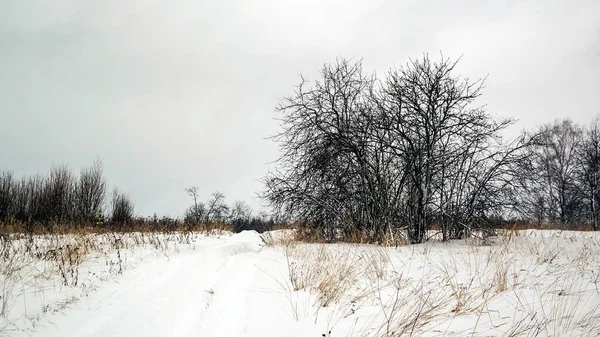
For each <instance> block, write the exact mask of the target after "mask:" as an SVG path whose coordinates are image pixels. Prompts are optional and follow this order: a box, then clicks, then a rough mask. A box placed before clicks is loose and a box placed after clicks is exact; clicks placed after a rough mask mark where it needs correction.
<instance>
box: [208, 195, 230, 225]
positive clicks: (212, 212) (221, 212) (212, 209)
mask: <svg viewBox="0 0 600 337" xmlns="http://www.w3.org/2000/svg"><path fill="white" fill-rule="evenodd" d="M228 211H229V207H228V206H227V204H225V195H224V194H223V193H221V192H219V191H215V192H213V194H212V195H211V197H210V199H209V200H208V202H207V203H206V216H207V219H208V220H209V221H225V220H226V216H227V212H228Z"/></svg>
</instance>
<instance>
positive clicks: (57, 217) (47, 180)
mask: <svg viewBox="0 0 600 337" xmlns="http://www.w3.org/2000/svg"><path fill="white" fill-rule="evenodd" d="M109 198H110V202H109V207H106V206H107V202H108V201H109ZM107 211H108V212H107ZM107 217H108V220H110V221H112V222H117V223H127V222H130V221H131V220H132V219H133V218H134V204H133V201H132V200H131V198H130V197H129V196H128V195H126V194H125V193H122V192H119V190H118V189H116V188H115V189H114V191H113V192H112V195H109V193H108V191H107V182H106V179H105V178H104V176H103V168H102V163H101V161H100V160H96V161H95V162H94V163H93V164H92V165H91V166H90V167H88V168H84V169H82V170H81V172H80V174H79V176H76V175H75V174H74V173H73V172H72V171H71V170H70V169H69V168H68V167H67V166H65V165H63V166H56V167H53V168H52V169H51V170H50V172H49V174H47V175H40V174H37V175H33V176H29V177H23V178H20V179H17V178H15V176H14V174H13V173H12V172H10V171H1V172H0V220H6V219H9V218H10V219H14V220H16V221H21V222H35V223H40V224H43V225H45V226H51V225H53V224H66V223H79V224H85V225H91V224H99V223H103V222H104V221H105V220H106V218H107Z"/></svg>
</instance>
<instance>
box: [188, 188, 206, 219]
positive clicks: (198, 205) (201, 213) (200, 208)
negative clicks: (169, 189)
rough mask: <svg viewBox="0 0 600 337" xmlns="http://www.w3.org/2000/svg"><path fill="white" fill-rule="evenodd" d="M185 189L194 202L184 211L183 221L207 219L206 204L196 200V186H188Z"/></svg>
mask: <svg viewBox="0 0 600 337" xmlns="http://www.w3.org/2000/svg"><path fill="white" fill-rule="evenodd" d="M185 191H186V192H187V193H188V194H189V195H190V196H191V197H192V198H193V199H194V204H193V205H191V206H190V207H189V208H188V209H187V210H186V211H185V221H186V222H192V223H199V222H202V221H207V219H206V217H207V212H206V206H205V205H204V203H202V202H198V187H195V186H194V187H189V188H186V189H185Z"/></svg>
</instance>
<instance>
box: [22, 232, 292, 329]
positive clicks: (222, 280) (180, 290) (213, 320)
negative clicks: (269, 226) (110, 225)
mask: <svg viewBox="0 0 600 337" xmlns="http://www.w3.org/2000/svg"><path fill="white" fill-rule="evenodd" d="M262 248H263V247H262V242H261V240H260V237H259V236H258V234H256V233H255V232H246V233H241V234H237V235H234V236H231V237H230V238H227V239H226V240H224V241H223V242H222V243H219V244H216V245H215V244H210V245H205V246H204V247H202V246H200V247H198V248H196V250H194V251H189V252H182V253H180V254H176V255H173V256H171V257H166V256H165V257H163V258H160V259H153V260H151V261H148V262H145V263H142V264H140V265H139V266H138V267H137V268H135V269H133V270H130V271H128V272H127V273H125V274H124V275H122V277H120V279H119V281H118V283H113V284H106V285H103V286H102V287H100V289H99V290H98V291H96V292H93V293H91V294H90V295H89V296H88V297H86V298H83V299H81V300H80V301H79V302H78V303H76V305H74V307H72V308H68V309H65V310H64V311H62V312H60V313H57V314H55V316H54V317H52V318H51V320H50V321H51V322H52V323H51V324H43V325H45V326H42V327H39V329H38V331H36V332H35V334H33V336H40V337H41V336H44V337H51V336H56V337H58V336H61V337H66V336H73V337H105V336H147V337H151V336H157V337H158V336H161V337H166V336H182V337H185V336H263V337H264V336H271V335H273V336H277V335H279V336H281V332H282V331H278V329H276V328H273V325H272V324H269V325H268V326H269V327H267V325H266V324H264V320H265V319H269V320H270V319H271V318H275V317H277V316H281V317H279V318H278V320H279V321H280V322H281V321H282V320H283V321H284V322H285V321H288V320H291V317H289V315H287V314H286V313H285V311H284V310H282V309H283V308H282V307H281V306H283V305H286V303H285V301H283V302H280V303H278V300H277V298H278V296H277V294H274V293H273V289H277V287H278V286H277V283H276V280H275V278H274V277H272V276H271V275H270V274H269V270H271V271H274V270H278V269H279V268H280V267H281V266H278V265H277V264H280V263H278V262H277V261H276V259H270V258H269V255H270V254H276V253H275V252H274V251H273V250H266V251H263V249H262ZM258 255H261V256H260V257H259V256H258ZM277 260H280V259H277ZM267 288H270V289H271V290H268V289H267ZM275 291H277V290H275ZM288 306H289V304H288ZM291 323H293V320H291ZM288 326H289V325H288ZM284 335H290V334H284Z"/></svg>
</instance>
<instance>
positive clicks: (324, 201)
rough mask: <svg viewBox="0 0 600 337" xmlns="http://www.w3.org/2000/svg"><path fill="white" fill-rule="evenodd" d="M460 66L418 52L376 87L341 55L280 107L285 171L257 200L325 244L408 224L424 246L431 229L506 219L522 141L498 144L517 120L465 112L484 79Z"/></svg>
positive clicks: (465, 229) (447, 230) (459, 230)
mask: <svg viewBox="0 0 600 337" xmlns="http://www.w3.org/2000/svg"><path fill="white" fill-rule="evenodd" d="M455 66H456V62H452V61H450V60H448V59H442V60H441V61H439V62H433V61H431V60H430V59H429V57H428V56H427V55H425V56H424V57H423V58H422V59H420V60H416V61H411V62H409V63H408V64H407V65H406V66H405V67H402V68H399V69H393V70H391V71H390V72H389V73H388V74H387V76H386V78H385V80H384V81H383V82H381V81H378V80H377V78H376V77H375V75H366V74H364V73H363V70H362V66H361V63H360V62H354V63H353V62H350V61H347V60H338V62H337V63H335V64H332V65H326V66H325V67H324V68H323V70H322V72H321V75H322V78H321V80H319V81H316V82H315V83H314V85H312V86H309V85H308V83H307V81H305V80H304V79H302V81H301V83H300V85H299V86H298V87H297V90H296V91H295V93H294V94H293V95H291V96H290V97H287V98H285V99H284V100H283V101H282V103H281V105H280V106H279V107H278V111H279V112H280V113H282V115H283V117H282V118H281V121H282V122H281V125H282V131H281V132H280V133H279V134H277V135H276V136H275V137H274V139H275V141H277V142H278V143H279V145H280V149H281V157H280V159H279V164H280V166H279V168H278V170H276V171H274V172H272V173H271V174H270V175H268V176H267V178H266V179H265V182H266V192H265V194H264V195H263V196H264V197H265V198H266V199H267V200H268V201H269V202H270V203H271V205H272V206H274V207H275V208H276V209H278V210H280V211H282V212H286V213H288V214H291V215H293V216H294V217H295V218H296V219H298V220H300V221H303V222H305V223H307V224H310V225H313V226H316V227H317V228H318V229H320V230H322V231H323V232H322V235H324V237H325V238H326V239H327V240H333V239H335V237H336V236H337V235H339V233H343V232H344V231H345V230H346V229H350V230H359V231H360V232H361V233H362V235H363V236H364V237H365V238H370V239H371V240H373V241H377V240H378V238H381V237H383V236H386V233H389V234H393V233H394V232H395V231H396V230H397V229H399V228H405V229H406V230H407V232H408V238H409V241H410V242H412V243H419V242H422V241H423V240H424V239H425V233H426V231H427V230H428V229H429V228H431V226H432V224H433V223H434V222H440V223H441V224H442V227H443V233H444V238H445V239H449V238H459V237H464V235H467V234H468V233H469V231H470V229H471V228H473V225H474V223H475V222H476V221H481V220H482V219H484V220H485V219H487V218H490V217H491V216H492V215H493V214H498V213H501V212H504V211H505V208H506V207H507V202H508V201H507V199H508V198H507V197H506V195H507V194H508V191H509V190H510V188H509V187H510V180H511V176H510V173H511V170H510V166H511V163H513V162H515V161H518V160H520V158H521V157H522V155H521V153H520V152H521V150H522V148H523V147H524V146H525V143H526V140H525V139H524V138H523V139H519V140H516V141H514V142H510V143H504V142H503V141H502V139H501V135H500V133H501V131H502V130H504V129H505V128H506V127H507V126H509V125H510V124H511V123H512V120H510V119H506V120H496V119H494V118H492V117H491V116H490V115H488V114H486V113H485V111H484V109H483V108H482V107H472V105H473V103H474V101H475V100H476V99H477V98H478V97H479V95H480V93H481V89H482V86H483V80H478V81H475V82H470V81H468V80H461V79H460V78H458V77H456V76H454V75H453V72H454V68H455Z"/></svg>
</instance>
